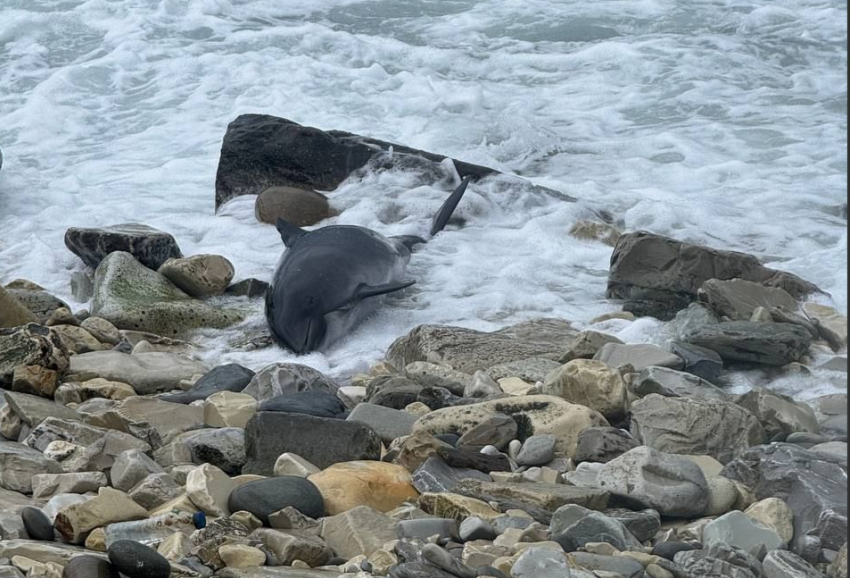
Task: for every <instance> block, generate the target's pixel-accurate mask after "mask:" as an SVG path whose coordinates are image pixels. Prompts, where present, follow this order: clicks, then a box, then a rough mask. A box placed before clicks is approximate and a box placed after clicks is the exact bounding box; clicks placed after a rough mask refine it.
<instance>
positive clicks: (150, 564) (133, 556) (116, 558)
mask: <svg viewBox="0 0 850 578" xmlns="http://www.w3.org/2000/svg"><path fill="white" fill-rule="evenodd" d="M107 554H108V555H109V561H110V562H112V565H113V566H115V568H116V569H118V571H119V572H121V573H122V574H124V575H125V576H127V578H168V577H169V576H170V575H171V564H169V563H168V560H167V559H166V558H165V556H163V555H162V554H160V553H159V552H157V551H156V550H154V549H153V548H150V547H148V546H145V545H144V544H140V543H138V542H134V541H133V540H118V541H117V542H114V543H113V544H112V545H111V546H110V547H109V550H108V551H107Z"/></svg>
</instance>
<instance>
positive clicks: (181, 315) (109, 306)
mask: <svg viewBox="0 0 850 578" xmlns="http://www.w3.org/2000/svg"><path fill="white" fill-rule="evenodd" d="M91 313H92V315H96V316H98V317H102V318H104V319H106V320H107V321H110V322H111V323H113V324H114V325H115V326H116V327H118V328H119V329H133V330H137V331H149V332H151V333H155V334H157V335H164V336H168V337H173V336H175V335H179V334H181V333H183V332H185V331H188V330H190V329H197V328H200V327H213V328H219V329H220V328H223V327H227V326H229V325H233V324H234V323H236V322H237V321H240V320H241V319H242V315H241V314H240V313H239V312H236V311H233V310H228V309H223V308H221V307H215V306H213V305H210V304H208V303H206V302H204V301H199V300H197V299H193V298H192V297H190V296H189V295H187V294H186V293H184V292H183V291H181V290H180V289H178V288H177V287H176V286H175V285H174V284H173V283H172V282H171V281H169V280H168V279H166V278H165V277H164V276H162V275H160V274H159V273H157V272H156V271H153V270H151V269H148V268H147V267H145V266H144V265H142V264H141V263H140V262H139V261H137V260H136V259H135V258H134V257H133V256H132V255H130V254H129V253H125V252H121V251H119V252H116V253H110V254H109V255H108V256H107V257H106V258H105V259H104V260H103V261H102V262H101V263H100V265H99V266H98V268H97V271H95V276H94V297H93V299H92V305H91Z"/></svg>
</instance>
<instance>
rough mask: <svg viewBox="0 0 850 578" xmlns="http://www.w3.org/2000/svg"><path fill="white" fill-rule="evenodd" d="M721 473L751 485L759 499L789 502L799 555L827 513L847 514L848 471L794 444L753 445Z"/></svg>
mask: <svg viewBox="0 0 850 578" xmlns="http://www.w3.org/2000/svg"><path fill="white" fill-rule="evenodd" d="M722 475H723V476H726V477H727V478H730V479H733V480H737V481H739V482H741V483H742V484H744V485H745V486H747V487H749V488H751V489H752V491H753V493H754V494H755V496H756V498H757V499H759V500H763V499H766V498H774V497H775V498H779V499H781V500H784V501H785V503H786V504H788V506H789V507H790V508H791V511H792V512H793V513H794V540H795V544H794V547H793V548H792V549H793V550H794V551H795V552H796V553H798V554H799V553H800V552H801V550H800V548H801V546H802V544H801V543H798V542H799V541H800V540H801V539H802V538H803V537H805V536H806V534H809V533H812V532H817V527H818V523H819V521H820V517H821V515H822V514H823V513H824V512H827V511H829V510H832V511H834V512H836V513H837V514H839V515H841V516H845V517H846V516H847V473H846V470H845V469H844V468H843V467H841V466H840V465H838V464H835V463H832V462H829V461H826V460H823V459H822V458H821V457H820V456H819V455H817V454H814V453H812V452H809V451H807V450H805V449H803V448H801V447H799V446H796V445H793V444H784V443H774V444H770V445H762V446H757V447H753V448H750V449H749V450H748V451H746V452H744V453H743V454H741V455H739V456H738V457H737V459H735V460H734V461H733V462H730V463H729V464H727V465H726V467H725V468H724V469H723V472H722Z"/></svg>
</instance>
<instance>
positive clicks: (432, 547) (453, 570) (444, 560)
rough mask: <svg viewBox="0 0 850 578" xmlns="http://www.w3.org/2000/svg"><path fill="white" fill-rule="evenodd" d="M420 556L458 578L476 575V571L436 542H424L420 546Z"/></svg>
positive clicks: (471, 577)
mask: <svg viewBox="0 0 850 578" xmlns="http://www.w3.org/2000/svg"><path fill="white" fill-rule="evenodd" d="M422 557H423V558H425V560H427V561H428V562H430V563H431V564H433V565H434V566H436V567H437V568H441V569H443V570H445V571H446V572H448V573H449V574H453V575H454V576H457V577H458V578H477V576H478V572H476V571H475V570H473V569H472V568H470V567H469V566H467V565H466V564H464V563H463V562H461V561H460V560H458V559H457V558H455V557H454V556H452V555H451V554H450V553H449V552H448V551H446V550H445V549H443V548H440V547H439V546H437V545H436V544H426V545H425V546H424V547H423V548H422Z"/></svg>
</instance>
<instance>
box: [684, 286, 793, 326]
mask: <svg viewBox="0 0 850 578" xmlns="http://www.w3.org/2000/svg"><path fill="white" fill-rule="evenodd" d="M697 295H698V297H699V300H700V301H702V302H704V303H707V304H708V306H709V307H711V308H712V309H713V310H714V312H715V313H717V315H719V316H725V317H728V318H729V319H730V320H732V321H749V320H750V317H752V315H753V311H755V310H756V308H758V307H764V308H765V309H771V308H773V307H780V308H783V309H785V310H787V311H796V310H797V308H798V307H799V305H798V304H797V300H796V299H794V297H792V296H791V295H790V294H789V293H788V292H787V291H785V290H784V289H781V288H779V287H765V286H764V285H762V284H760V283H753V282H752V281H745V280H743V279H728V280H721V279H709V280H708V281H706V282H705V283H703V284H702V287H700V288H699V290H698V292H697Z"/></svg>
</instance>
